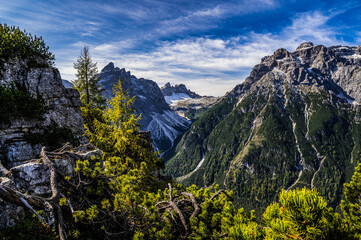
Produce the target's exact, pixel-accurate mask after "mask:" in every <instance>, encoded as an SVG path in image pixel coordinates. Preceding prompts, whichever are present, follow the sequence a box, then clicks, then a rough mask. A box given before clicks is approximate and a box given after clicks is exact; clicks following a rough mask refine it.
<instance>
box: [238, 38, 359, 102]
mask: <svg viewBox="0 0 361 240" xmlns="http://www.w3.org/2000/svg"><path fill="white" fill-rule="evenodd" d="M359 51H360V47H347V46H331V47H325V46H323V45H316V46H314V45H313V44H312V43H310V42H306V43H302V44H301V45H300V46H299V47H298V48H297V49H296V50H295V51H293V52H289V51H287V50H286V49H283V48H280V49H278V50H276V51H275V52H274V53H273V54H272V55H271V56H266V57H264V58H262V60H261V63H260V64H257V65H256V66H255V67H254V68H253V69H252V71H251V73H250V75H249V76H248V77H247V78H246V80H245V82H244V83H243V84H241V85H239V86H237V87H236V88H235V91H236V92H237V94H241V93H242V92H243V93H244V92H246V91H248V90H249V89H254V88H259V87H260V86H261V85H263V86H266V85H272V86H273V87H275V88H278V87H277V86H275V84H276V82H277V84H291V85H292V86H294V87H298V86H302V85H303V86H309V87H314V90H316V89H319V90H321V89H322V90H326V91H331V92H333V93H334V94H335V95H337V96H341V95H343V96H345V99H344V100H347V101H349V100H350V99H354V100H355V101H356V102H358V103H360V102H361V71H360V67H361V55H360V53H359ZM276 75H277V77H275V76H276ZM275 79H278V80H277V81H276V82H275ZM241 95H242V94H241Z"/></svg>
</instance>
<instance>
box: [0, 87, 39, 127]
mask: <svg viewBox="0 0 361 240" xmlns="http://www.w3.org/2000/svg"><path fill="white" fill-rule="evenodd" d="M45 112H46V107H45V105H44V100H43V99H42V97H41V96H40V95H39V96H37V97H32V96H30V94H29V93H28V92H27V91H26V90H23V89H21V88H18V87H15V85H14V84H13V85H12V86H11V87H10V88H6V87H3V86H0V123H10V121H11V119H13V118H19V117H28V118H34V119H41V118H42V115H43V114H44V113H45Z"/></svg>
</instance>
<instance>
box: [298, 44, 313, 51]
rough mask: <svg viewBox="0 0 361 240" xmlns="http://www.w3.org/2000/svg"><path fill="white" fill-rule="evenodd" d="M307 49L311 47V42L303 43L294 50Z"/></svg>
mask: <svg viewBox="0 0 361 240" xmlns="http://www.w3.org/2000/svg"><path fill="white" fill-rule="evenodd" d="M309 47H313V43H312V42H304V43H301V44H300V46H298V47H297V48H296V50H300V49H302V48H309Z"/></svg>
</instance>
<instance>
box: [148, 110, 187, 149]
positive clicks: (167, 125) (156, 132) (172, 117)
mask: <svg viewBox="0 0 361 240" xmlns="http://www.w3.org/2000/svg"><path fill="white" fill-rule="evenodd" d="M152 117H153V120H152V121H151V122H150V123H149V125H148V127H147V131H150V132H151V134H152V137H153V138H154V139H164V138H167V139H169V141H171V143H172V145H173V143H174V140H175V139H176V138H177V137H178V136H179V135H180V134H181V133H180V132H179V131H178V130H177V129H176V128H178V129H179V128H182V129H185V128H187V127H188V126H189V124H190V121H188V120H187V119H185V118H182V117H181V116H179V115H178V114H176V113H174V112H172V111H164V112H163V113H162V114H159V113H154V114H152Z"/></svg>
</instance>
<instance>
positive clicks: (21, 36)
mask: <svg viewBox="0 0 361 240" xmlns="http://www.w3.org/2000/svg"><path fill="white" fill-rule="evenodd" d="M16 57H19V58H22V59H28V60H29V63H31V65H34V66H38V65H39V64H40V63H39V61H38V58H39V57H40V58H43V59H45V62H44V64H45V66H52V65H53V64H54V59H55V57H54V55H53V54H52V53H51V52H49V47H48V46H46V44H45V42H44V40H43V39H42V37H37V36H32V35H31V34H30V33H27V32H26V31H25V30H24V31H21V30H20V29H19V28H16V27H14V26H11V27H9V26H8V25H6V24H0V67H1V66H3V64H4V63H5V62H6V61H8V60H9V59H12V58H16Z"/></svg>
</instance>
